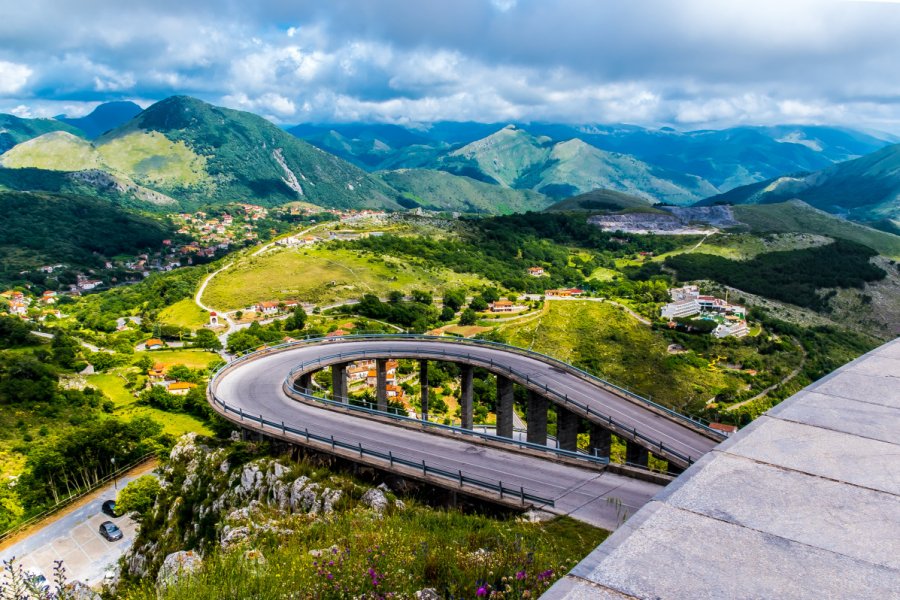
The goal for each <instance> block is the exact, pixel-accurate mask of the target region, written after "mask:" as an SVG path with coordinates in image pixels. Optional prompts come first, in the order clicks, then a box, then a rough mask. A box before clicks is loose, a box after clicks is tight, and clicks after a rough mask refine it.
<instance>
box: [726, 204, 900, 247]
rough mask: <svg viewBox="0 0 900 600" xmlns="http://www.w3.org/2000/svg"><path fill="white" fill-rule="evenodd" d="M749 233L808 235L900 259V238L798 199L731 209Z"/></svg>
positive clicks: (739, 206)
mask: <svg viewBox="0 0 900 600" xmlns="http://www.w3.org/2000/svg"><path fill="white" fill-rule="evenodd" d="M731 210H732V212H733V213H734V217H735V218H736V219H737V220H738V221H740V222H741V223H744V224H745V225H747V226H748V227H750V230H751V231H752V232H753V233H758V234H766V233H812V234H817V235H827V236H828V237H832V238H839V239H845V240H851V241H854V242H858V243H860V244H863V245H865V246H868V247H869V248H872V249H873V250H875V251H877V252H878V253H879V254H881V255H883V256H887V257H890V258H895V259H896V258H900V236H898V235H894V234H892V233H886V232H884V231H878V230H877V229H872V228H871V227H866V226H864V225H860V224H858V223H853V222H852V221H848V220H846V219H842V218H841V217H837V216H835V215H832V214H829V213H827V212H825V211H822V210H819V209H817V208H813V207H812V206H810V205H809V204H807V203H806V202H803V201H801V200H791V201H788V202H779V203H775V204H746V205H735V206H732V207H731Z"/></svg>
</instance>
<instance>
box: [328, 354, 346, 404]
mask: <svg viewBox="0 0 900 600" xmlns="http://www.w3.org/2000/svg"><path fill="white" fill-rule="evenodd" d="M347 364H348V363H338V364H335V365H331V390H332V398H333V399H334V400H335V401H337V402H343V403H344V404H347V403H348V400H347Z"/></svg>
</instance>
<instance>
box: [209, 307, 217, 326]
mask: <svg viewBox="0 0 900 600" xmlns="http://www.w3.org/2000/svg"><path fill="white" fill-rule="evenodd" d="M209 326H210V327H218V326H219V315H218V314H216V312H215V311H213V312H210V313H209Z"/></svg>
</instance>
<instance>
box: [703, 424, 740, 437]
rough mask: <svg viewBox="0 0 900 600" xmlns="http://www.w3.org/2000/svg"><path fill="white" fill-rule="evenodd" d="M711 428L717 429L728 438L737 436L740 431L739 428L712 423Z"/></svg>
mask: <svg viewBox="0 0 900 600" xmlns="http://www.w3.org/2000/svg"><path fill="white" fill-rule="evenodd" d="M709 428H710V429H715V430H716V431H721V432H722V433H724V434H725V435H726V436H728V437H731V435H732V434H735V433H737V431H738V428H737V426H735V425H726V424H725V423H710V424H709Z"/></svg>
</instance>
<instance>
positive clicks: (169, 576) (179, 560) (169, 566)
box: [156, 550, 203, 588]
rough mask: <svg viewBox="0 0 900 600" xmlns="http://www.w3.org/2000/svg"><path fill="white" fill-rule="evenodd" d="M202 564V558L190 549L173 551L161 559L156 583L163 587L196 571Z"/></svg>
mask: <svg viewBox="0 0 900 600" xmlns="http://www.w3.org/2000/svg"><path fill="white" fill-rule="evenodd" d="M202 565H203V559H202V558H201V556H200V555H199V554H198V553H196V552H194V551H192V550H180V551H178V552H173V553H172V554H169V555H168V556H166V559H165V560H164V561H163V564H162V567H160V569H159V574H158V575H157V576H156V584H157V585H158V586H160V587H163V588H164V587H166V586H168V585H172V584H175V583H177V582H178V581H179V580H180V579H181V578H183V577H186V576H188V575H191V574H192V573H195V572H197V570H199V569H200V567H201V566H202Z"/></svg>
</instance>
